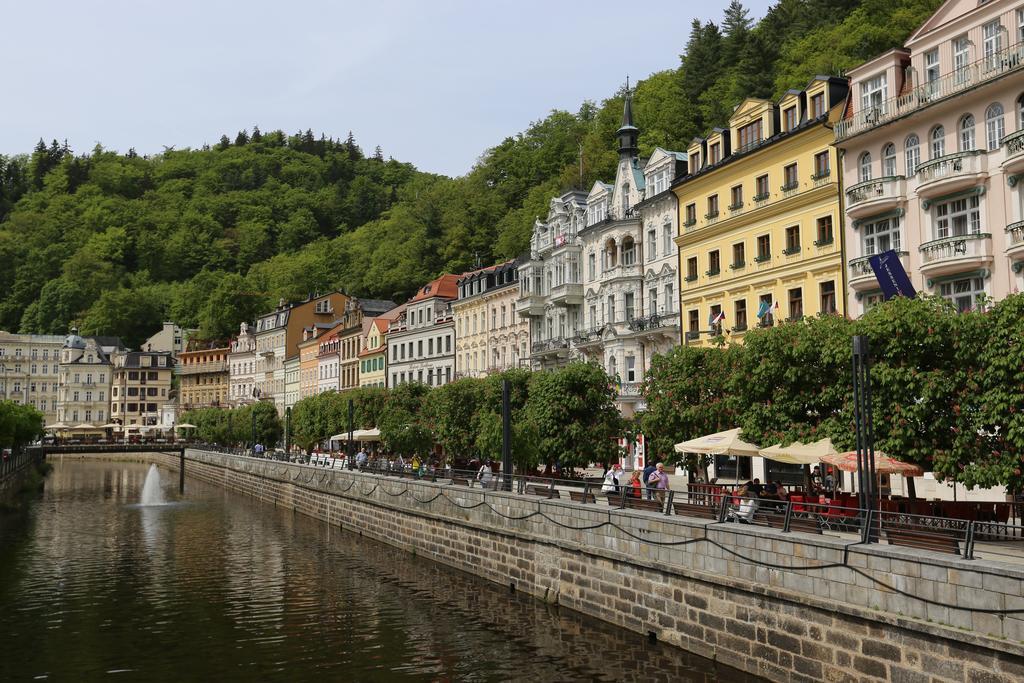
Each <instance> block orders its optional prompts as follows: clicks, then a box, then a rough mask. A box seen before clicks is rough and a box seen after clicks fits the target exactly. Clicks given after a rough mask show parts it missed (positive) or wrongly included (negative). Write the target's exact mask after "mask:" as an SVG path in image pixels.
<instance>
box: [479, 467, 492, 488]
mask: <svg viewBox="0 0 1024 683" xmlns="http://www.w3.org/2000/svg"><path fill="white" fill-rule="evenodd" d="M493 476H494V470H493V469H491V461H490V460H488V461H487V462H485V463H484V464H483V465H481V466H480V471H479V472H477V473H476V478H477V480H478V481H479V482H480V487H481V488H487V485H488V484H490V483H491V478H492V477H493Z"/></svg>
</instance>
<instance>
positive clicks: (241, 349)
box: [228, 323, 259, 407]
mask: <svg viewBox="0 0 1024 683" xmlns="http://www.w3.org/2000/svg"><path fill="white" fill-rule="evenodd" d="M256 392H257V389H256V337H255V336H254V335H253V333H252V332H251V331H250V330H249V323H242V324H241V325H240V326H239V330H238V337H236V338H235V339H234V340H232V342H231V353H229V354H228V404H229V405H231V406H234V407H238V406H241V405H245V404H246V403H252V402H253V401H255V400H259V399H258V394H257V393H256Z"/></svg>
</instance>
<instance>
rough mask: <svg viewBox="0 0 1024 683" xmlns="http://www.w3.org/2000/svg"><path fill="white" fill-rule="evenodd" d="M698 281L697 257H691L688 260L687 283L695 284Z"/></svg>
mask: <svg viewBox="0 0 1024 683" xmlns="http://www.w3.org/2000/svg"><path fill="white" fill-rule="evenodd" d="M696 279H697V257H696V256H691V257H690V258H688V259H686V281H687V282H693V281H694V280H696Z"/></svg>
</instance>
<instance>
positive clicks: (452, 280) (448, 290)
mask: <svg viewBox="0 0 1024 683" xmlns="http://www.w3.org/2000/svg"><path fill="white" fill-rule="evenodd" d="M459 277H460V276H458V275H451V274H449V275H442V276H441V277H439V278H437V279H436V280H431V281H430V282H428V283H427V284H425V285H423V286H422V287H420V289H419V291H418V292H416V296H414V297H413V298H412V299H410V300H409V302H410V303H412V302H414V301H423V300H425V299H430V298H432V297H435V296H436V297H441V298H442V299H454V298H455V297H457V296H458V295H459Z"/></svg>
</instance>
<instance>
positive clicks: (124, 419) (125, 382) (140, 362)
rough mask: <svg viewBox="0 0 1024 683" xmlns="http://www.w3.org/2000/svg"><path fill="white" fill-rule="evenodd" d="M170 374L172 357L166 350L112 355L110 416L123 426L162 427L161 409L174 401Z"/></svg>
mask: <svg viewBox="0 0 1024 683" xmlns="http://www.w3.org/2000/svg"><path fill="white" fill-rule="evenodd" d="M173 374H174V356H172V355H171V353H170V352H169V351H123V352H119V353H115V354H114V355H113V386H112V387H111V389H110V400H111V406H110V414H111V417H112V418H113V419H114V420H116V421H117V422H118V423H119V424H122V425H125V426H131V425H149V426H155V425H159V424H161V423H162V419H163V413H164V406H165V405H166V404H167V403H169V402H170V401H171V399H172V398H173V397H172V396H171V378H172V375H173ZM87 421H88V420H87Z"/></svg>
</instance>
